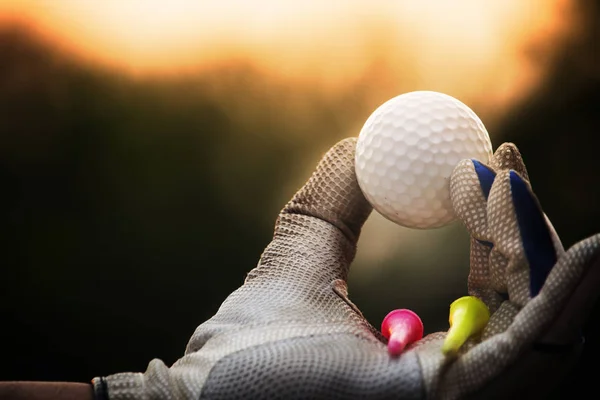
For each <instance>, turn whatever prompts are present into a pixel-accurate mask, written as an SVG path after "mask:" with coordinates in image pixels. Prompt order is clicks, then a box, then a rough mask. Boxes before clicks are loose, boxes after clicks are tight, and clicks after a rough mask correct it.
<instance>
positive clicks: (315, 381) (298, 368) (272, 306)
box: [93, 139, 600, 400]
mask: <svg viewBox="0 0 600 400" xmlns="http://www.w3.org/2000/svg"><path fill="white" fill-rule="evenodd" d="M355 143H356V142H355V140H354V139H347V140H344V141H342V142H340V143H338V144H337V145H336V146H334V147H333V148H332V149H331V150H330V151H329V152H328V153H327V154H326V155H325V157H324V158H323V160H322V161H321V162H320V164H319V165H318V167H317V169H316V171H315V173H314V174H313V176H312V177H311V178H310V179H309V180H308V182H307V183H306V185H305V186H304V187H303V188H302V189H300V190H299V192H298V193H297V194H296V195H295V196H294V197H293V198H292V200H291V201H290V202H289V203H288V204H287V205H286V206H285V207H284V208H283V210H282V211H281V213H280V215H279V217H278V219H277V222H276V226H275V233H274V237H273V241H272V242H271V243H270V244H269V245H268V247H267V248H266V249H265V251H264V253H263V254H262V256H261V258H260V261H259V263H258V265H257V267H256V268H254V269H253V270H252V271H250V273H249V274H248V276H247V278H246V280H245V282H244V284H243V286H241V287H240V288H239V289H238V290H236V291H235V292H233V293H232V294H231V295H230V296H229V297H228V298H227V299H226V300H225V301H224V302H223V304H222V306H221V307H220V309H219V310H218V312H217V313H216V315H215V316H214V317H212V318H211V319H209V320H208V321H206V322H204V323H203V324H202V325H200V326H199V327H198V328H197V329H196V331H195V332H194V334H193V336H192V338H191V339H190V341H189V343H188V345H187V348H186V351H185V355H184V356H183V357H182V358H181V359H180V360H179V361H177V362H176V363H175V364H174V365H172V366H171V367H168V366H166V365H165V364H164V363H163V362H161V361H160V360H153V361H151V362H150V364H149V366H148V368H147V370H146V372H145V373H119V374H115V375H111V376H107V377H103V378H96V379H94V381H93V384H94V389H95V393H96V396H97V398H98V399H103V398H109V399H111V400H117V399H237V398H244V399H277V398H281V399H320V398H322V399H336V398H338V399H341V398H347V399H352V398H368V399H383V398H386V399H387V398H398V399H424V398H443V399H458V398H467V397H469V396H473V397H477V398H490V397H494V395H497V396H499V397H502V396H504V395H506V394H507V393H509V392H510V393H512V395H513V397H516V398H521V397H524V396H520V394H523V393H527V395H528V396H529V395H530V394H534V395H541V390H540V389H541V388H542V387H549V384H551V383H553V382H559V381H558V380H557V379H555V378H556V377H558V376H561V375H562V373H563V372H565V371H566V370H567V368H568V366H570V365H572V364H573V361H574V360H575V359H576V358H577V355H578V354H579V351H580V349H581V343H582V342H581V337H580V331H579V330H580V328H581V327H582V325H583V323H584V321H585V318H586V317H587V316H588V311H587V310H589V306H590V305H591V304H592V303H593V302H594V301H595V300H596V298H597V293H598V292H599V290H598V289H599V288H600V273H599V272H600V262H598V260H596V258H597V257H596V256H597V253H598V247H599V242H600V236H598V235H597V236H593V237H591V238H588V239H586V240H584V241H582V242H580V243H578V244H576V245H575V246H573V247H572V248H571V249H570V250H569V251H567V252H564V251H563V249H562V247H561V245H560V241H559V240H558V237H557V236H556V234H555V233H554V230H553V229H552V227H551V225H550V223H549V221H548V220H547V219H546V218H545V216H544V214H543V212H542V211H541V208H540V207H539V204H538V203H537V200H536V198H535V196H534V195H533V194H532V192H531V188H530V186H529V183H528V182H527V173H526V171H525V167H524V165H523V163H522V160H521V157H520V155H519V153H518V151H517V149H516V147H514V146H512V145H510V144H506V145H503V146H501V147H500V148H499V149H498V150H497V151H496V153H495V155H494V157H493V160H492V162H491V163H490V165H489V167H488V166H485V165H483V164H481V163H479V162H476V161H472V160H463V161H462V162H461V163H460V164H459V165H458V166H457V168H456V170H455V172H454V174H453V176H452V179H451V193H452V201H453V205H454V208H455V210H456V214H457V216H458V217H459V219H460V220H462V222H463V223H464V224H465V226H466V228H467V229H468V230H469V232H470V234H471V236H472V241H471V273H470V276H469V292H470V294H472V295H474V296H478V297H480V298H481V299H482V300H483V301H484V302H485V303H486V304H487V305H488V307H489V308H490V310H491V312H492V315H491V318H490V321H489V324H488V325H487V327H486V329H485V331H484V332H483V334H482V336H481V337H480V338H478V339H471V340H470V341H469V342H467V343H466V344H465V345H464V346H463V347H462V348H461V351H460V353H459V354H458V356H457V357H453V358H449V357H444V356H443V354H442V352H441V346H442V342H443V339H444V336H445V333H443V332H440V333H434V334H431V335H428V336H426V337H425V338H423V339H422V340H421V341H419V342H417V343H415V344H413V345H412V346H410V347H409V348H407V349H406V350H405V352H404V353H402V355H401V356H400V357H397V358H390V356H389V355H388V352H387V349H386V343H385V339H384V338H383V337H382V335H381V334H380V333H379V332H378V330H377V329H375V328H374V327H373V326H371V325H370V324H369V322H367V321H366V320H365V318H364V317H363V316H362V314H361V312H360V311H359V310H358V308H357V307H356V306H355V305H354V304H353V303H352V302H351V301H350V300H349V299H348V295H347V285H346V279H347V276H348V270H349V267H350V264H351V262H352V260H353V258H354V255H355V250H356V244H357V240H358V237H359V233H360V230H361V227H362V225H363V223H364V222H365V220H366V219H367V217H368V216H369V214H370V212H371V206H370V205H369V204H368V203H367V201H366V200H365V198H364V197H363V195H362V193H361V191H360V189H359V187H358V185H357V182H356V178H355V172H354V148H355ZM232 251H235V249H232ZM400 306H401V305H400ZM440 307H448V305H446V304H440ZM540 376H541V377H544V379H545V381H544V382H543V384H542V387H540V386H539V384H536V382H535V379H534V378H535V377H540ZM533 397H535V396H533ZM527 398H531V397H527Z"/></svg>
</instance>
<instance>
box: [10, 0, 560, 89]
mask: <svg viewBox="0 0 600 400" xmlns="http://www.w3.org/2000/svg"><path fill="white" fill-rule="evenodd" d="M569 7H570V2H568V1H565V0H488V1H481V0H394V1H391V0H389V1H386V0H370V1H367V0H360V1H359V0H344V1H327V2H324V1H322V0H302V1H293V2H292V1H283V0H252V1H247V0H215V1H199V0H103V1H94V0H4V1H3V2H0V15H2V16H3V18H2V19H4V20H8V19H13V20H21V21H25V22H27V23H29V24H30V25H31V26H33V27H34V28H35V29H36V30H37V31H39V32H42V33H43V34H44V35H45V36H47V37H49V38H51V39H52V40H54V41H56V42H57V43H60V44H61V46H63V47H65V48H67V49H69V50H72V51H74V52H76V53H77V54H79V55H80V56H82V57H84V58H86V59H89V60H93V61H95V62H100V63H103V64H105V65H108V66H111V67H115V68H119V69H122V70H124V71H128V72H131V73H136V74H165V73H179V72H182V71H186V70H195V69H198V68H202V67H206V66H209V65H211V64H214V63H215V62H216V61H219V60H224V59H240V58H242V59H246V60H252V62H253V63H255V64H256V65H257V66H259V67H260V68H263V69H265V70H267V71H268V72H269V73H272V74H278V75H281V76H284V77H291V78H300V79H320V80H321V81H322V82H325V83H327V84H330V85H335V84H336V83H341V84H343V83H344V82H347V81H348V80H352V79H357V78H358V77H360V76H363V75H364V74H365V72H366V71H369V73H379V74H384V75H390V74H393V76H394V79H396V80H402V81H403V85H404V86H405V87H406V88H407V89H408V88H409V87H428V88H431V89H435V90H440V91H446V92H452V93H457V92H459V93H464V95H466V96H469V95H471V96H476V93H478V92H482V91H483V92H486V93H487V96H492V98H490V99H489V100H490V101H491V100H492V99H493V98H496V99H500V100H501V99H504V100H506V98H508V97H510V96H511V95H514V93H516V92H517V91H523V90H524V89H526V88H528V87H529V86H531V85H532V84H534V83H535V82H536V81H537V79H538V78H539V77H540V76H541V75H542V72H543V71H542V70H541V68H542V67H543V64H544V62H543V61H544V60H543V57H547V56H548V54H550V53H551V50H552V46H547V45H545V46H542V43H560V39H561V38H563V37H565V35H566V34H567V33H568V28H569V21H571V19H570V18H567V17H568V16H569V10H570V8H569ZM571 22H572V21H571ZM532 43H533V44H532ZM527 46H529V47H531V46H534V47H536V46H537V47H541V48H542V51H538V52H537V53H536V54H537V56H538V58H539V57H541V58H542V59H540V60H538V62H537V64H536V65H532V63H531V62H530V61H528V60H527V59H526V58H525V57H523V51H524V49H525V48H526V47H527ZM534 64H535V63H534ZM482 87H485V90H483V88H482Z"/></svg>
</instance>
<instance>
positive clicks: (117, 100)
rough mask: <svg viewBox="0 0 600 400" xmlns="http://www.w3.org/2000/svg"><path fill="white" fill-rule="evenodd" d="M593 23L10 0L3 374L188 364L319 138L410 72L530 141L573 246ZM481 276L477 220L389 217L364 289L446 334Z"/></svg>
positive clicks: (363, 297) (594, 53) (528, 154)
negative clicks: (196, 339)
mask: <svg viewBox="0 0 600 400" xmlns="http://www.w3.org/2000/svg"><path fill="white" fill-rule="evenodd" d="M599 41H600V6H599V4H598V2H597V1H594V0H493V1H480V0H453V1H449V0H448V1H445V0H419V1H412V0H410V1H409V0H395V1H385V0H369V1H366V0H345V1H339V2H338V1H329V2H322V1H319V0H303V1H301V2H292V1H281V0H279V1H277V0H254V1H252V2H250V1H244V0H218V1H217V0H215V1H213V0H210V1H209V0H207V1H192V0H189V1H188V0H169V1H167V0H160V1H157V0H105V1H91V0H89V1H88V0H45V1H44V0H37V1H36V0H21V1H18V0H14V1H13V0H0V178H1V182H2V187H3V190H2V195H1V196H0V204H1V206H0V215H1V219H0V221H1V224H0V232H1V235H2V236H1V239H2V243H3V244H4V246H2V248H3V250H2V251H1V252H0V353H1V354H2V357H1V358H0V380H9V379H17V380H66V381H81V382H87V381H89V380H90V379H91V378H93V377H94V376H99V375H107V374H111V373H115V372H123V371H143V370H145V367H146V365H147V363H148V362H149V361H150V360H151V359H152V358H161V359H163V360H164V361H165V362H166V363H167V364H170V363H172V362H174V361H175V360H177V359H178V358H179V357H180V356H181V355H182V354H183V351H184V348H185V345H186V343H187V340H188V339H189V337H190V335H191V334H192V333H193V331H194V329H195V327H196V326H197V325H198V324H200V323H201V322H203V321H204V320H206V319H208V318H209V317H210V316H212V315H213V314H214V313H215V312H216V311H217V309H218V307H219V305H220V303H221V302H222V301H223V300H224V299H225V298H226V296H227V295H228V294H229V293H230V292H231V291H232V290H234V289H235V288H237V287H238V286H239V285H240V284H241V283H242V281H243V279H244V277H245V274H246V273H247V272H248V271H249V270H250V269H251V268H253V267H254V266H255V265H256V262H257V260H258V258H259V257H260V254H261V252H262V250H263V249H264V247H265V246H266V245H267V244H268V242H269V240H270V238H271V235H272V230H273V225H274V222H275V218H276V216H277V213H278V212H279V210H280V209H281V207H282V206H283V205H284V204H285V202H286V201H287V200H288V199H289V198H290V197H291V196H292V195H293V194H294V192H295V191H296V190H297V189H298V188H299V187H300V186H301V185H302V184H303V183H304V181H305V180H306V179H307V178H308V177H309V175H310V173H311V172H312V170H313V168H314V166H315V165H316V163H317V162H318V160H319V159H320V157H321V156H322V155H323V154H324V153H325V152H326V151H327V149H329V147H331V146H332V145H333V144H334V143H335V142H337V141H338V140H340V139H342V138H345V137H349V136H357V135H358V132H359V130H360V128H361V126H362V124H363V123H364V121H365V120H366V118H367V117H368V115H369V114H370V113H371V112H372V111H373V110H374V109H375V108H376V107H377V106H378V105H380V104H381V103H383V102H384V101H386V100H387V99H389V98H391V97H393V96H395V95H397V94H400V93H403V92H407V91H411V90H437V91H441V92H445V93H448V94H450V95H453V96H455V97H457V98H459V99H461V100H462V101H463V102H465V103H467V104H468V105H469V106H471V108H472V109H473V110H474V111H475V112H476V113H477V114H478V115H479V116H480V117H481V118H482V120H483V121H484V123H485V125H486V126H487V128H488V131H489V133H490V136H491V139H492V142H493V144H494V148H495V147H497V146H498V145H499V144H500V143H502V142H505V141H512V142H514V143H516V144H517V146H518V147H519V148H520V149H521V151H522V153H523V156H524V158H525V161H526V163H527V166H528V168H529V173H530V177H531V180H532V183H533V187H534V190H535V191H536V193H537V195H538V197H539V199H540V201H541V203H542V204H543V206H544V210H545V211H546V213H547V215H548V216H549V218H550V219H551V220H552V221H553V223H554V225H555V227H556V229H557V231H558V233H559V234H560V236H561V238H562V239H563V242H564V244H565V246H566V247H568V246H570V245H572V244H573V243H575V242H577V241H579V240H581V239H583V238H584V237H586V236H589V235H591V234H594V233H596V232H599V231H600V207H598V204H600V192H599V190H598V183H599V182H600V180H599V179H600V178H599V177H598V172H599V166H600V164H599V161H598V158H597V157H598V156H599V154H598V148H599V147H598V145H599V144H600V138H599V137H598V133H599V132H600V131H599V129H600V56H599V54H600V53H599V49H598V45H597V43H598V42H599ZM467 273H468V238H467V234H466V231H465V230H464V228H463V227H462V226H461V225H459V224H453V225H450V226H448V227H445V228H442V229H436V230H428V231H415V230H410V229H404V228H401V227H399V226H397V225H394V224H393V223H391V222H389V221H387V220H384V219H383V218H381V217H380V216H379V215H378V214H376V213H374V214H372V216H371V217H370V219H369V220H368V221H367V223H366V226H365V228H364V230H363V234H362V237H361V239H360V242H359V249H358V254H357V258H356V261H355V263H354V265H353V268H352V270H351V273H350V282H349V286H350V295H351V298H352V299H353V300H354V301H355V302H356V303H357V304H358V306H359V307H360V308H362V309H363V311H364V313H365V315H366V317H367V318H368V319H369V320H370V321H371V322H372V323H373V324H374V325H376V326H378V325H379V324H380V321H381V320H382V318H383V317H384V316H385V314H386V313H387V312H388V311H390V310H392V309H394V308H405V307H406V308H411V309H413V310H415V311H416V312H417V313H419V314H420V315H421V317H422V319H423V321H424V323H425V328H426V331H427V332H433V331H437V330H445V329H446V328H447V324H448V323H447V310H448V306H449V304H450V302H451V301H452V300H454V299H455V298H457V297H459V296H462V295H464V294H465V293H466V277H467ZM597 315H600V314H598V313H597ZM597 325H598V324H597V323H593V324H590V326H588V327H586V333H587V334H588V348H587V353H586V355H585V356H584V361H582V364H581V365H580V367H579V368H578V370H577V375H576V378H574V379H577V383H578V384H583V383H585V382H587V379H588V378H590V377H592V371H591V370H590V369H588V368H587V367H586V366H585V365H584V364H585V362H586V361H589V360H593V359H595V358H597V357H598V355H600V352H599V351H598V350H597V349H598V343H599V342H600V338H599V337H598V336H599V332H600V330H599V329H598V327H597Z"/></svg>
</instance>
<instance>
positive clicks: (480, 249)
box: [450, 160, 503, 312]
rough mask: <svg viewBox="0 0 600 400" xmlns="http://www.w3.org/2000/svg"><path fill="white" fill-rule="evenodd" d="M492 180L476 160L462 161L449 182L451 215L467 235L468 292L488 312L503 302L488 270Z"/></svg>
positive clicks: (493, 172)
mask: <svg viewBox="0 0 600 400" xmlns="http://www.w3.org/2000/svg"><path fill="white" fill-rule="evenodd" d="M495 177H496V172H495V171H494V170H493V169H492V168H490V167H489V166H487V165H485V164H483V163H481V162H479V161H478V160H462V161H461V162H460V163H459V164H458V165H457V167H456V168H455V169H454V172H453V174H452V176H451V178H450V198H451V201H452V206H453V209H454V212H455V214H456V216H457V217H458V218H459V219H460V220H461V221H462V222H463V223H464V224H465V226H466V228H467V230H468V231H469V234H470V235H471V254H470V258H471V259H470V266H471V268H470V271H469V277H468V291H469V294H470V295H471V296H476V297H478V298H480V299H481V300H482V301H483V302H484V303H486V305H487V306H488V308H489V309H490V311H491V312H494V311H495V310H496V309H497V308H498V307H499V306H500V304H501V303H502V301H503V298H502V297H501V296H500V295H499V294H498V293H497V292H496V291H495V290H494V288H493V286H492V276H491V275H490V271H489V268H488V264H489V257H490V251H491V249H492V247H493V245H492V242H491V241H492V238H491V237H490V234H489V230H488V221H487V198H488V196H489V192H490V190H491V187H492V184H493V182H494V179H495Z"/></svg>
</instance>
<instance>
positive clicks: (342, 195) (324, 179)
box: [282, 137, 372, 238]
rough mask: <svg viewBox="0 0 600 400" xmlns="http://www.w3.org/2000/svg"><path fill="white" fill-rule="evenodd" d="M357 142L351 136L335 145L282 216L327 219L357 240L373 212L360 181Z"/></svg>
mask: <svg viewBox="0 0 600 400" xmlns="http://www.w3.org/2000/svg"><path fill="white" fill-rule="evenodd" d="M356 141H357V138H355V137H350V138H346V139H343V140H340V141H339V142H337V143H336V144H335V145H333V146H332V147H331V148H330V149H329V151H328V152H327V153H326V154H325V155H324V156H323V157H322V158H321V161H320V162H319V164H318V165H317V167H316V169H315V171H314V172H313V174H312V176H311V177H310V179H309V180H308V181H307V182H306V184H305V185H304V186H303V187H302V188H301V189H300V190H299V191H298V192H297V193H296V194H295V195H294V197H293V198H292V200H291V201H290V202H289V203H288V204H287V205H286V206H285V207H284V209H283V210H282V213H285V214H302V215H308V216H314V217H317V218H320V219H323V220H325V221H327V222H329V223H331V224H333V225H335V226H337V227H338V228H340V229H341V230H342V231H343V232H344V233H345V234H346V235H347V236H349V237H352V238H356V236H357V235H358V232H359V231H360V229H361V227H362V225H363V223H364V222H365V220H366V219H367V217H368V215H369V214H370V212H371V210H372V207H371V205H370V204H369V203H368V201H367V199H366V198H365V197H364V195H363V193H362V190H361V189H360V187H359V185H358V182H357V179H356V172H355V163H354V157H355V149H356Z"/></svg>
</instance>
